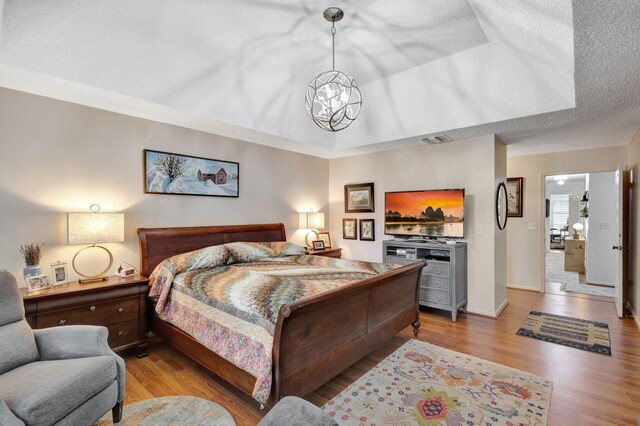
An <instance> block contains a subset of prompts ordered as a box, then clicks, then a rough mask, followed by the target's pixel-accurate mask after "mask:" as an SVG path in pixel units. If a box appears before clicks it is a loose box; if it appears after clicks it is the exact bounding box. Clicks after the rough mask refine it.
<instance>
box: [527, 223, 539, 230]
mask: <svg viewBox="0 0 640 426" xmlns="http://www.w3.org/2000/svg"><path fill="white" fill-rule="evenodd" d="M537 230H538V222H529V231H537Z"/></svg>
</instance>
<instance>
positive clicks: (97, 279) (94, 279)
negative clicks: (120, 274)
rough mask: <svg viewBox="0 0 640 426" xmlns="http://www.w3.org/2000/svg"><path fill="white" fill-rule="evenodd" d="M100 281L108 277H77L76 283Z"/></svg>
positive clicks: (107, 279) (106, 279)
mask: <svg viewBox="0 0 640 426" xmlns="http://www.w3.org/2000/svg"><path fill="white" fill-rule="evenodd" d="M100 281H109V277H108V276H104V277H96V278H79V279H78V283H80V284H90V283H97V282H100Z"/></svg>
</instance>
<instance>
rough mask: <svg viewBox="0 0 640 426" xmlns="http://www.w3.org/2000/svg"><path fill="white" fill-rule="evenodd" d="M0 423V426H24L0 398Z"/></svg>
mask: <svg viewBox="0 0 640 426" xmlns="http://www.w3.org/2000/svg"><path fill="white" fill-rule="evenodd" d="M0 425H2V426H25V425H24V422H23V421H22V420H20V419H19V418H17V417H16V415H15V414H13V412H12V411H11V409H9V407H7V404H6V403H5V402H4V401H3V400H2V399H0Z"/></svg>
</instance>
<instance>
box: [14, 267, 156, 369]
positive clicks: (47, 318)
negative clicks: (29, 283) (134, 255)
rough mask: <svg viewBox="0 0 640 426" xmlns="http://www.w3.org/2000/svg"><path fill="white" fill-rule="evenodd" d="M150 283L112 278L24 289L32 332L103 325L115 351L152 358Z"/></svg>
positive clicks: (138, 279) (131, 278)
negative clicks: (149, 341)
mask: <svg viewBox="0 0 640 426" xmlns="http://www.w3.org/2000/svg"><path fill="white" fill-rule="evenodd" d="M148 284H149V279H148V278H145V277H143V276H140V275H135V276H133V277H129V278H119V277H116V276H112V277H109V280H108V281H101V282H97V283H91V284H78V282H77V281H75V282H71V283H69V284H65V285H62V286H59V287H56V288H52V289H46V290H40V291H37V292H33V293H28V292H27V290H26V289H25V288H22V289H20V291H21V293H22V298H23V299H24V307H25V311H26V318H27V322H28V323H29V325H31V328H47V327H57V326H64V325H72V324H82V325H101V326H105V327H107V328H108V329H109V340H108V341H109V346H110V347H111V348H112V349H113V350H114V351H115V352H118V351H122V350H124V349H129V348H132V347H136V350H137V355H138V357H139V358H141V357H143V356H146V355H148V352H147V343H146V333H147V321H146V319H147V316H146V306H147V301H146V297H147V291H148Z"/></svg>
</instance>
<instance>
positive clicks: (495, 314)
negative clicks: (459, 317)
mask: <svg viewBox="0 0 640 426" xmlns="http://www.w3.org/2000/svg"><path fill="white" fill-rule="evenodd" d="M508 304H509V301H508V300H507V299H505V301H504V302H502V304H501V305H500V306H499V307H498V309H497V310H496V312H491V311H485V310H482V309H469V308H467V313H468V314H473V315H479V316H481V317H488V318H493V319H497V318H498V317H499V316H500V314H501V313H502V311H504V308H506V307H507V305H508Z"/></svg>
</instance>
